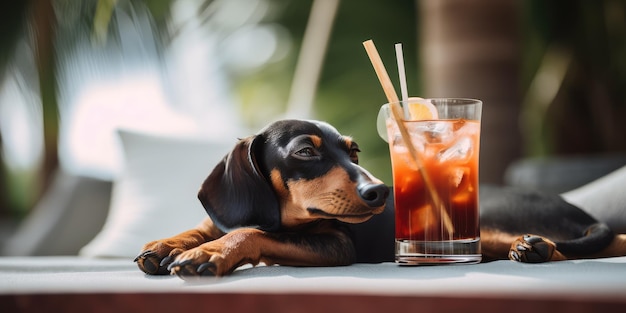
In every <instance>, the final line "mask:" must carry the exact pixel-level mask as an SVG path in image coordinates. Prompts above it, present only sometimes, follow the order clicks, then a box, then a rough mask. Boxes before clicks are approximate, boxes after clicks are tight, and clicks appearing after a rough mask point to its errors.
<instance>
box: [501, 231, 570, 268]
mask: <svg viewBox="0 0 626 313" xmlns="http://www.w3.org/2000/svg"><path fill="white" fill-rule="evenodd" d="M560 255H561V254H560V253H559V252H558V251H556V244H555V243H554V242H552V241H550V240H548V239H546V238H543V237H541V236H535V235H524V236H521V237H519V238H518V239H517V240H516V241H515V242H513V244H512V245H511V250H510V251H509V259H511V260H513V261H518V262H524V263H541V262H547V261H555V260H558V259H561V258H560V257H559V256H560Z"/></svg>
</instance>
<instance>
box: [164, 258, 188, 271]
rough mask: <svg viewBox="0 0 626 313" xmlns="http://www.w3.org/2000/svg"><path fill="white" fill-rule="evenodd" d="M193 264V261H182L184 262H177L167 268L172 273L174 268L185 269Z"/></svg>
mask: <svg viewBox="0 0 626 313" xmlns="http://www.w3.org/2000/svg"><path fill="white" fill-rule="evenodd" d="M191 262H192V260H191V259H187V260H182V261H175V262H173V263H172V264H170V265H168V266H167V270H168V271H171V270H172V269H173V268H174V267H183V266H185V265H188V264H191Z"/></svg>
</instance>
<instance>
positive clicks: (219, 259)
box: [168, 243, 236, 279]
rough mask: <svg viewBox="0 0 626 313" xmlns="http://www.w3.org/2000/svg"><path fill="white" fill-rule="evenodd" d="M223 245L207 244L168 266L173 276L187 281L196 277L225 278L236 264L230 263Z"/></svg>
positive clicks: (192, 250)
mask: <svg viewBox="0 0 626 313" xmlns="http://www.w3.org/2000/svg"><path fill="white" fill-rule="evenodd" d="M222 250H223V249H222V247H221V245H218V244H215V243H207V244H204V245H202V246H200V247H197V248H194V249H191V250H188V251H185V252H183V253H181V254H180V255H178V256H177V257H176V260H174V262H172V263H171V264H170V265H169V266H168V270H169V271H170V272H171V274H175V275H177V276H178V277H180V278H183V279H187V278H189V277H194V276H223V275H227V274H230V273H231V272H232V271H233V270H234V267H235V265H236V264H234V262H229V260H228V259H227V258H226V257H225V256H224V254H223V252H222Z"/></svg>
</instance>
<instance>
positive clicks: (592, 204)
mask: <svg viewBox="0 0 626 313" xmlns="http://www.w3.org/2000/svg"><path fill="white" fill-rule="evenodd" d="M624 186H626V166H624V167H622V168H620V169H617V170H615V171H614V172H612V173H610V174H608V175H606V176H603V177H601V178H599V179H597V180H595V181H593V182H590V183H588V184H586V185H584V186H581V187H579V188H576V189H574V190H572V191H569V192H566V193H564V194H562V196H563V198H564V199H565V200H566V201H568V202H570V203H572V204H574V205H577V206H578V207H580V208H582V209H583V210H585V211H587V213H589V214H590V215H591V216H593V217H594V218H596V219H597V220H599V221H601V222H604V223H606V224H608V225H609V227H611V229H612V230H613V231H615V232H617V233H626V192H624V191H625V190H626V189H625V188H624Z"/></svg>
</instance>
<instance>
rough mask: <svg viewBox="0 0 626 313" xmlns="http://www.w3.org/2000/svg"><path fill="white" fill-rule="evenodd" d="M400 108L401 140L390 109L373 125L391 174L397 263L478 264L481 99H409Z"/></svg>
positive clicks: (384, 108)
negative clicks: (384, 144) (386, 147)
mask: <svg viewBox="0 0 626 313" xmlns="http://www.w3.org/2000/svg"><path fill="white" fill-rule="evenodd" d="M399 104H400V105H401V107H402V112H403V118H402V120H401V121H400V124H401V127H404V128H405V129H406V132H404V134H403V133H402V132H401V131H400V127H399V125H398V123H397V122H396V120H395V119H394V115H393V114H392V112H391V107H390V104H385V105H383V107H382V108H381V111H380V115H379V121H378V124H379V125H378V127H379V132H380V133H381V136H385V137H383V138H384V139H386V140H387V141H388V143H389V151H390V155H391V164H392V170H393V185H394V188H393V194H394V205H395V222H396V224H395V225H396V229H395V242H396V243H395V244H396V250H395V251H396V262H397V263H399V264H405V265H417V264H445V263H478V262H480V260H481V252H480V228H479V226H480V225H479V207H478V200H479V199H478V155H479V146H480V117H481V109H482V108H481V107H482V101H480V100H474V99H461V98H439V99H421V98H409V100H408V101H407V102H406V103H402V102H401V103H399ZM396 112H397V111H396ZM406 136H408V137H409V138H405V137H406ZM405 140H409V141H410V143H408V144H407V142H406V141H405Z"/></svg>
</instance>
